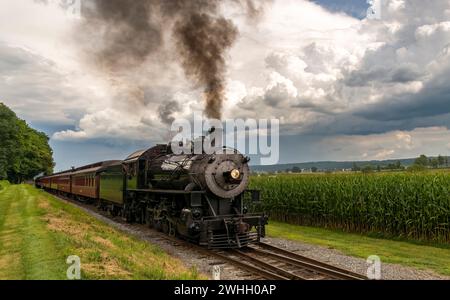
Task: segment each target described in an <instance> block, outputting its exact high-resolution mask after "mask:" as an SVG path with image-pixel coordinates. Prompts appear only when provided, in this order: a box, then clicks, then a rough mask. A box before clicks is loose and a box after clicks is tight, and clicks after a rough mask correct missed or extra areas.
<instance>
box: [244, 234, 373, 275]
mask: <svg viewBox="0 0 450 300" xmlns="http://www.w3.org/2000/svg"><path fill="white" fill-rule="evenodd" d="M257 246H258V247H261V248H264V249H266V250H269V251H273V252H278V253H280V254H281V255H282V256H284V257H287V258H290V259H293V260H295V261H299V262H301V263H302V264H309V265H312V266H313V268H317V269H323V270H324V271H326V272H330V274H333V272H335V273H334V274H336V275H337V276H339V277H341V278H342V279H347V280H366V279H367V277H364V276H362V275H360V274H357V273H354V272H351V271H348V270H345V269H342V268H339V267H336V266H333V265H330V264H326V263H323V262H321V261H318V260H315V259H312V258H309V257H305V256H303V255H300V254H297V253H294V252H291V251H288V250H285V249H282V248H278V247H275V246H272V245H269V244H266V243H262V242H261V243H259V244H257ZM251 248H252V249H255V248H253V247H251ZM255 250H258V249H255ZM266 252H267V251H266Z"/></svg>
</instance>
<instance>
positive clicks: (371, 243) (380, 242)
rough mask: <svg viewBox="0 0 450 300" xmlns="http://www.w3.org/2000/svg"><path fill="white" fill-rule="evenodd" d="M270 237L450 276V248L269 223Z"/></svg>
mask: <svg viewBox="0 0 450 300" xmlns="http://www.w3.org/2000/svg"><path fill="white" fill-rule="evenodd" d="M267 233H268V235H269V236H270V237H276V238H283V239H288V240H293V241H300V242H304V243H309V244H316V245H320V246H324V247H327V248H330V249H336V250H338V251H340V252H342V253H343V254H346V255H350V256H355V257H360V258H363V259H366V258H368V257H369V256H371V255H378V256H379V257H380V258H381V260H382V262H383V263H394V264H401V265H405V266H409V267H415V268H417V269H421V270H432V271H435V272H436V273H438V274H442V275H447V276H450V244H437V243H426V242H415V241H408V240H401V239H398V240H394V239H383V238H377V237H376V236H371V235H362V234H351V233H347V232H343V231H340V230H330V229H322V228H314V227H304V226H297V225H288V224H285V223H278V222H270V225H269V226H268V231H267Z"/></svg>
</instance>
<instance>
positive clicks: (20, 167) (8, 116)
mask: <svg viewBox="0 0 450 300" xmlns="http://www.w3.org/2000/svg"><path fill="white" fill-rule="evenodd" d="M48 141H49V138H48V137H47V135H45V134H44V133H42V132H38V131H36V130H34V129H32V128H30V127H29V126H28V125H27V123H26V122H25V121H23V120H20V119H19V118H17V116H16V114H15V113H14V112H13V111H12V110H10V109H9V108H8V107H7V106H6V105H4V104H3V103H0V179H8V180H9V181H11V182H14V183H19V182H22V181H24V180H27V179H32V178H33V177H34V176H36V175H38V174H39V173H46V174H51V173H52V172H53V167H54V162H53V151H52V149H51V148H50V146H49V144H48Z"/></svg>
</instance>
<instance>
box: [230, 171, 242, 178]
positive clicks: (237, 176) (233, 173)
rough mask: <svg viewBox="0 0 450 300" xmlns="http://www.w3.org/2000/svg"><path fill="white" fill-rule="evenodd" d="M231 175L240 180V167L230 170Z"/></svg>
mask: <svg viewBox="0 0 450 300" xmlns="http://www.w3.org/2000/svg"><path fill="white" fill-rule="evenodd" d="M230 176H231V178H232V179H234V180H238V179H239V178H241V172H240V171H239V170H238V169H234V170H232V171H231V172H230Z"/></svg>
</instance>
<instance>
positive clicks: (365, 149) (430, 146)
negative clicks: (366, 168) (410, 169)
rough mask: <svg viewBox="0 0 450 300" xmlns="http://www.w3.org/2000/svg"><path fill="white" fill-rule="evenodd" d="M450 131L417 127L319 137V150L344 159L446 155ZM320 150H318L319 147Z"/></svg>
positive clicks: (443, 128) (442, 128)
mask: <svg viewBox="0 0 450 300" xmlns="http://www.w3.org/2000/svg"><path fill="white" fill-rule="evenodd" d="M448 140H450V130H449V129H447V128H446V127H428V128H417V129H414V130H412V131H392V132H387V133H382V134H371V135H342V136H334V137H327V138H324V139H322V141H321V142H320V145H321V146H322V147H319V149H334V151H333V150H328V151H330V153H328V156H333V157H341V159H348V160H385V159H396V158H411V157H417V156H419V155H420V154H424V153H425V154H427V155H436V156H437V155H439V154H446V153H447V151H448V149H447V147H446V142H445V141H448ZM319 151H321V150H319Z"/></svg>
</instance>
